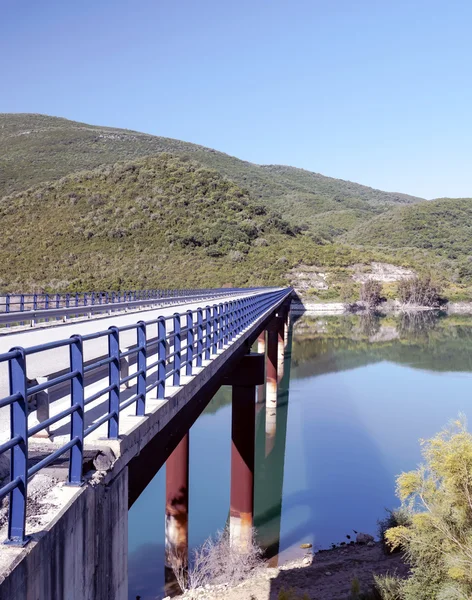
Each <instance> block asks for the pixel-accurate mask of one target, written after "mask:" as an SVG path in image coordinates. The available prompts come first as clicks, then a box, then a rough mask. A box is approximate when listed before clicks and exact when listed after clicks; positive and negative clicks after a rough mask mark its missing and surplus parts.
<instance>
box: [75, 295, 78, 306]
mask: <svg viewBox="0 0 472 600" xmlns="http://www.w3.org/2000/svg"><path fill="white" fill-rule="evenodd" d="M78 306H79V293H78V292H76V293H75V308H78Z"/></svg>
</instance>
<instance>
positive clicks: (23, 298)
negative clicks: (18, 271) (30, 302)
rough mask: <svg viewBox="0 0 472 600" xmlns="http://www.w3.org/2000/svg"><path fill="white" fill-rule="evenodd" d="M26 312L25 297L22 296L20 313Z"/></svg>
mask: <svg viewBox="0 0 472 600" xmlns="http://www.w3.org/2000/svg"><path fill="white" fill-rule="evenodd" d="M24 310H25V295H24V294H21V296H20V311H21V312H23V311H24Z"/></svg>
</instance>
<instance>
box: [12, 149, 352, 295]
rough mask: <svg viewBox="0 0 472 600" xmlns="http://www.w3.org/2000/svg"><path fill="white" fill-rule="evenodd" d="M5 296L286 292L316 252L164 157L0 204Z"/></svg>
mask: <svg viewBox="0 0 472 600" xmlns="http://www.w3.org/2000/svg"><path fill="white" fill-rule="evenodd" d="M0 226H1V230H2V245H1V247H0V288H3V289H5V290H6V289H8V290H9V291H15V290H31V289H34V288H35V287H41V288H45V289H51V290H67V289H70V290H73V289H90V288H101V289H118V288H122V289H124V288H129V287H131V288H152V287H157V286H161V287H166V286H170V287H179V286H180V287H182V285H183V282H185V286H220V285H224V284H231V285H235V286H236V285H237V286H243V285H256V284H257V285H264V284H274V283H286V279H285V277H284V276H285V273H286V272H287V271H288V270H289V269H290V268H291V267H293V266H294V265H296V264H298V263H300V262H302V261H303V260H308V261H310V262H315V261H317V260H321V261H322V262H325V263H327V264H330V262H331V263H333V262H334V264H345V265H348V264H350V263H351V262H352V261H355V260H359V259H360V255H359V254H358V253H357V254H356V252H355V251H352V250H350V249H348V248H345V249H343V248H342V247H337V248H336V252H335V253H333V249H332V247H331V246H327V247H326V246H324V247H323V246H318V245H316V244H315V243H314V242H313V241H312V240H311V238H310V237H309V236H306V235H304V234H303V233H300V232H299V231H298V230H297V229H296V228H294V227H292V226H291V225H290V224H289V223H288V222H286V221H285V220H283V219H282V218H281V217H280V216H279V215H277V214H276V213H274V212H273V211H270V210H268V209H266V208H265V207H264V206H263V205H262V204H261V203H260V202H259V201H256V200H254V199H253V198H252V197H251V196H250V195H249V194H248V193H247V192H245V191H243V190H242V189H241V188H240V187H239V186H237V185H236V184H235V183H233V182H231V181H229V180H227V179H225V178H223V177H222V176H221V175H219V174H218V173H217V172H216V171H214V170H210V169H206V168H205V167H202V166H201V165H200V164H199V163H196V162H194V161H191V160H188V159H185V158H179V157H175V156H171V155H168V154H165V153H164V154H160V155H158V156H155V157H149V158H144V159H140V160H137V161H127V162H121V163H116V164H114V165H106V166H102V167H99V168H97V169H95V170H93V171H84V172H80V173H76V174H72V175H69V176H67V177H64V178H62V179H60V180H58V181H56V182H52V183H45V184H39V185H38V186H36V187H32V188H30V189H28V190H26V191H23V192H17V193H15V194H12V195H10V196H6V197H4V198H3V199H2V200H1V201H0Z"/></svg>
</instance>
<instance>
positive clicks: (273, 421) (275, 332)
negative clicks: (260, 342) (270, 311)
mask: <svg viewBox="0 0 472 600" xmlns="http://www.w3.org/2000/svg"><path fill="white" fill-rule="evenodd" d="M283 332H284V321H283V319H282V318H281V317H278V316H277V317H274V318H273V319H272V321H271V322H270V323H269V326H268V327H267V356H266V454H269V453H270V451H271V449H272V447H273V442H274V438H275V433H276V427H277V384H278V381H279V377H278V372H280V371H282V372H283V364H281V360H282V361H283V356H284V348H283V346H284V336H283Z"/></svg>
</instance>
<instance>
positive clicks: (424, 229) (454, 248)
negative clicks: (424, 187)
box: [345, 198, 472, 259]
mask: <svg viewBox="0 0 472 600" xmlns="http://www.w3.org/2000/svg"><path fill="white" fill-rule="evenodd" d="M345 239H346V240H347V241H349V242H353V243H356V244H363V245H369V246H377V247H384V248H407V247H408V248H419V249H425V250H432V251H434V252H435V253H438V254H441V255H443V256H446V257H448V258H451V259H455V258H458V257H459V256H462V255H472V199H469V198H457V199H442V200H432V201H430V202H422V203H420V204H415V205H413V206H405V207H401V208H394V209H392V210H390V211H389V212H387V213H384V214H382V215H380V216H378V217H376V218H375V219H372V220H371V221H369V222H368V223H365V224H364V225H362V226H359V227H357V228H356V229H354V230H353V231H351V232H350V233H349V234H347V235H346V236H345Z"/></svg>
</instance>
